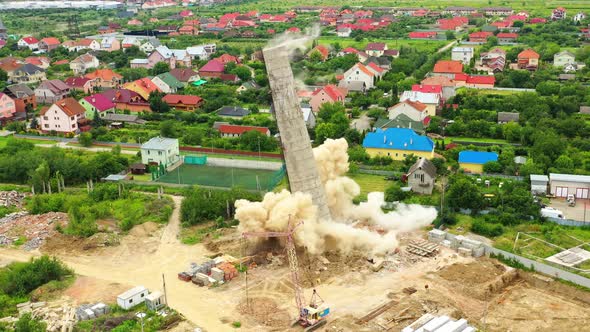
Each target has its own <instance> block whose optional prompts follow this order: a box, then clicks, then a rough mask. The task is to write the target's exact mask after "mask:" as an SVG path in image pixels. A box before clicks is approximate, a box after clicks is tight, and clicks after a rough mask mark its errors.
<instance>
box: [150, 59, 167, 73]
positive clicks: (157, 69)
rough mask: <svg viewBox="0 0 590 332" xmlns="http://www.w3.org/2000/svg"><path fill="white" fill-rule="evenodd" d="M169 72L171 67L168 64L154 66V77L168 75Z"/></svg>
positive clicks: (162, 63) (159, 63)
mask: <svg viewBox="0 0 590 332" xmlns="http://www.w3.org/2000/svg"><path fill="white" fill-rule="evenodd" d="M169 71H170V66H169V65H168V64H167V63H166V62H158V63H156V64H155V65H154V68H152V75H153V76H156V75H160V74H163V73H167V72H169Z"/></svg>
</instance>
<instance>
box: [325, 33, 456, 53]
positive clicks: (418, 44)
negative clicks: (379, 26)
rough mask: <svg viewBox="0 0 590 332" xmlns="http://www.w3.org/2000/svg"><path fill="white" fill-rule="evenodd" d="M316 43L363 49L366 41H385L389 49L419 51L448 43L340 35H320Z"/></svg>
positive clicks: (435, 48) (436, 48) (429, 49)
mask: <svg viewBox="0 0 590 332" xmlns="http://www.w3.org/2000/svg"><path fill="white" fill-rule="evenodd" d="M317 42H318V44H335V43H339V44H340V46H342V47H343V48H344V47H354V48H357V49H365V47H366V46H367V44H368V43H373V42H382V43H386V44H387V46H388V48H390V49H399V48H400V47H402V46H406V47H413V48H416V49H418V50H420V51H428V52H434V51H436V50H438V49H439V48H441V47H443V46H445V45H446V44H448V43H449V41H447V40H415V39H386V38H371V39H370V40H364V41H360V42H359V41H356V40H354V39H352V38H341V37H335V36H334V37H326V36H322V37H319V38H318V39H317Z"/></svg>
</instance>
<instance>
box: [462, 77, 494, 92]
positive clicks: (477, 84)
mask: <svg viewBox="0 0 590 332" xmlns="http://www.w3.org/2000/svg"><path fill="white" fill-rule="evenodd" d="M494 84H496V77H494V75H490V76H471V75H469V76H467V80H466V81H465V86H466V87H469V88H476V89H491V88H493V87H494Z"/></svg>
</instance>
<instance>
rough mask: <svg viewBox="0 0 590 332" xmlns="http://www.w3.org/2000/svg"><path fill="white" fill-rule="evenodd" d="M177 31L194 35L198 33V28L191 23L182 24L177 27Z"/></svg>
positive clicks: (186, 34)
mask: <svg viewBox="0 0 590 332" xmlns="http://www.w3.org/2000/svg"><path fill="white" fill-rule="evenodd" d="M178 33H179V34H181V35H185V36H196V35H198V34H199V28H197V27H196V26H193V25H184V26H182V27H180V29H178Z"/></svg>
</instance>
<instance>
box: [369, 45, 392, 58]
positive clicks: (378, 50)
mask: <svg viewBox="0 0 590 332" xmlns="http://www.w3.org/2000/svg"><path fill="white" fill-rule="evenodd" d="M386 50H387V44H385V43H368V44H367V47H365V53H367V54H368V55H369V56H376V57H379V56H382V55H383V53H385V51H386Z"/></svg>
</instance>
